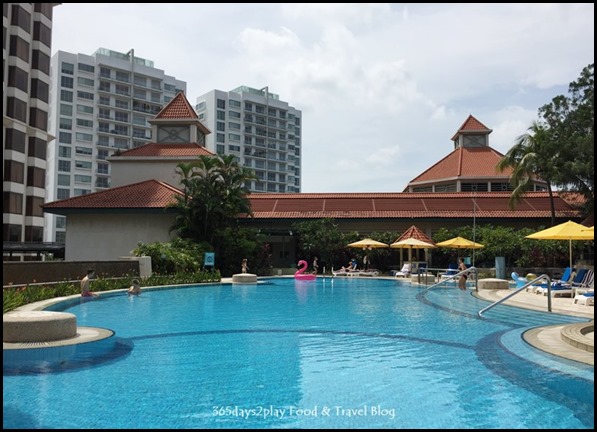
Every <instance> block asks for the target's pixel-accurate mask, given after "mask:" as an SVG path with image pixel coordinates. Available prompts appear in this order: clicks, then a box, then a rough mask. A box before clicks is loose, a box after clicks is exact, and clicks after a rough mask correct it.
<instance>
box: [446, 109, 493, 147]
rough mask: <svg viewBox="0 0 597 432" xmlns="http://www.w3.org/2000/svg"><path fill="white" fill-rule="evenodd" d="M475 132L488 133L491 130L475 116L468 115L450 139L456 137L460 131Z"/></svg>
mask: <svg viewBox="0 0 597 432" xmlns="http://www.w3.org/2000/svg"><path fill="white" fill-rule="evenodd" d="M475 132H477V133H481V134H485V135H488V134H490V133H491V132H493V131H492V130H491V129H489V128H488V127H487V126H485V125H484V124H483V123H481V122H480V121H479V120H477V119H476V118H475V117H473V116H472V115H469V116H468V118H467V119H466V120H465V121H464V123H462V126H460V127H459V128H458V130H457V131H456V133H455V134H454V136H453V137H452V141H454V140H455V139H456V138H457V137H458V135H460V134H462V133H475Z"/></svg>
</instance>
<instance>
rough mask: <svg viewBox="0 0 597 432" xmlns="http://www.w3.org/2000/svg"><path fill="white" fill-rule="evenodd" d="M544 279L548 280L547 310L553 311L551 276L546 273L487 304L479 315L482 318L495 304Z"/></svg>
mask: <svg viewBox="0 0 597 432" xmlns="http://www.w3.org/2000/svg"><path fill="white" fill-rule="evenodd" d="M542 279H545V280H547V311H548V312H551V278H550V277H549V276H548V275H546V274H543V275H541V276H539V277H538V278H535V279H533V280H532V281H530V282H527V283H526V284H525V285H523V286H522V287H520V288H517V289H516V290H515V291H514V292H512V293H511V294H508V295H507V296H506V297H504V298H501V299H499V300H498V301H496V302H493V303H492V304H490V305H489V306H487V307H485V308H483V309H481V310H480V311H479V312H478V315H479V317H480V318H482V314H483V312H487V311H488V310H489V309H491V308H492V307H494V306H497V305H499V304H500V303H503V302H505V301H506V300H508V299H509V298H511V297H513V296H515V295H516V294H518V293H519V292H521V291H522V290H524V289H526V288H527V287H529V286H531V285H533V284H534V283H535V282H537V281H539V280H542Z"/></svg>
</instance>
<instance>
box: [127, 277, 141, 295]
mask: <svg viewBox="0 0 597 432" xmlns="http://www.w3.org/2000/svg"><path fill="white" fill-rule="evenodd" d="M128 293H129V295H139V294H141V286H140V285H139V279H133V282H132V285H131V287H130V288H129V291H128Z"/></svg>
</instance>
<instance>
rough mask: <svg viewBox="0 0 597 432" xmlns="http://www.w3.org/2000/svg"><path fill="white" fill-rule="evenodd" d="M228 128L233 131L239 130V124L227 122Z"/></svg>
mask: <svg viewBox="0 0 597 432" xmlns="http://www.w3.org/2000/svg"><path fill="white" fill-rule="evenodd" d="M228 127H229V128H230V129H234V130H240V123H234V122H228Z"/></svg>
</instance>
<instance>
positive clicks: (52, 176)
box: [44, 48, 187, 243]
mask: <svg viewBox="0 0 597 432" xmlns="http://www.w3.org/2000/svg"><path fill="white" fill-rule="evenodd" d="M51 64H52V79H51V88H50V110H49V131H50V133H51V134H53V135H54V136H55V137H56V139H55V140H54V141H53V142H52V143H51V144H50V145H49V146H48V157H47V171H46V194H45V201H46V202H51V201H56V200H60V199H64V198H70V197H73V196H78V195H84V194H88V193H90V192H95V191H98V190H103V189H106V188H109V187H110V164H109V162H108V161H106V158H107V157H108V156H110V155H112V153H114V152H115V151H117V150H127V149H131V148H135V147H139V146H142V145H144V144H147V143H148V142H149V141H150V140H151V139H152V136H151V125H150V124H149V122H148V120H150V119H152V118H154V117H155V115H156V114H157V113H158V112H159V111H160V110H161V109H162V108H163V107H164V105H165V104H167V103H168V102H170V100H172V99H173V98H174V96H175V95H176V94H177V93H178V92H179V91H183V92H186V86H187V85H186V82H184V81H180V80H177V79H176V78H174V77H171V76H169V75H166V74H165V72H164V71H163V70H161V69H157V68H155V67H154V64H153V61H151V60H146V59H143V58H140V57H136V56H135V52H134V50H132V49H131V50H130V51H129V52H127V53H120V52H117V51H112V50H108V49H105V48H100V49H98V50H97V51H96V52H95V53H93V54H92V55H86V54H73V53H68V52H64V51H58V52H57V53H56V54H54V55H53V56H52V62H51ZM44 221H45V230H44V239H45V241H49V242H59V243H60V242H64V240H65V235H66V218H65V217H64V216H59V215H52V214H46V215H45V220H44Z"/></svg>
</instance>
